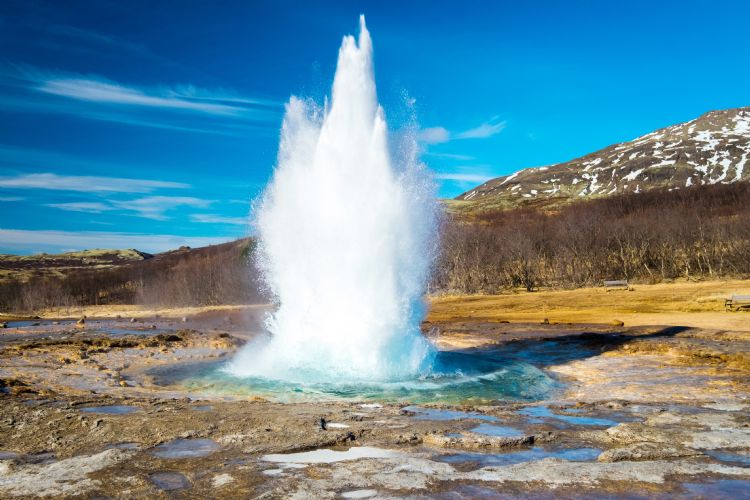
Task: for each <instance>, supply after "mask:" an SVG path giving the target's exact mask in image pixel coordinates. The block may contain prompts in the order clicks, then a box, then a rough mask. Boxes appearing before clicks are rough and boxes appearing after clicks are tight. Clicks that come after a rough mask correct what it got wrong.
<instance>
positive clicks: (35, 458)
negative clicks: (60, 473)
mask: <svg viewBox="0 0 750 500" xmlns="http://www.w3.org/2000/svg"><path fill="white" fill-rule="evenodd" d="M23 461H24V462H26V463H28V464H37V465H47V464H51V463H55V462H57V457H56V456H55V454H54V453H51V452H45V453H33V454H31V455H26V456H25V457H24V460H23Z"/></svg>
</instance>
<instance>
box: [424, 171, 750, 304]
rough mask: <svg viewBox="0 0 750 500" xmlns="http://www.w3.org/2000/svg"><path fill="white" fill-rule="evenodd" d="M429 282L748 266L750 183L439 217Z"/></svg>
mask: <svg viewBox="0 0 750 500" xmlns="http://www.w3.org/2000/svg"><path fill="white" fill-rule="evenodd" d="M442 238H443V242H442V255H441V257H440V259H439V262H438V264H437V266H436V269H435V274H434V278H433V282H432V286H431V289H432V290H437V291H446V292H460V293H482V292H484V293H494V292H497V291H499V290H502V289H506V288H514V287H524V288H526V289H527V290H533V289H535V288H536V287H539V286H551V287H579V286H585V285H596V284H600V283H601V282H602V280H606V279H628V280H637V281H647V282H658V281H662V280H671V279H675V278H688V279H690V278H717V277H748V276H750V183H745V182H741V183H735V184H728V185H713V186H696V187H691V188H687V189H679V190H673V191H647V192H644V193H639V194H624V195H620V196H613V197H608V198H600V199H594V200H589V201H584V202H579V203H573V204H570V205H567V206H565V207H563V208H560V209H558V210H556V211H554V212H552V211H548V212H544V211H538V210H533V209H518V210H512V211H504V212H497V213H492V214H485V215H482V216H480V217H477V218H476V219H474V220H472V221H471V222H467V221H447V222H446V224H445V227H444V229H443V232H442Z"/></svg>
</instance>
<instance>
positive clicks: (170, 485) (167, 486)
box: [149, 472, 190, 491]
mask: <svg viewBox="0 0 750 500" xmlns="http://www.w3.org/2000/svg"><path fill="white" fill-rule="evenodd" d="M149 479H151V482H152V483H154V485H156V487H157V488H159V489H160V490H162V491H173V490H184V489H186V488H190V480H188V478H186V477H185V476H183V475H182V474H180V473H179V472H155V473H153V474H151V475H149Z"/></svg>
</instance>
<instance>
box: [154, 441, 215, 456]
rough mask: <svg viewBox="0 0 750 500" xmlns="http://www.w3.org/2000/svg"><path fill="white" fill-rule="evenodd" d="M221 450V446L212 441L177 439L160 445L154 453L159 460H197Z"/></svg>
mask: <svg viewBox="0 0 750 500" xmlns="http://www.w3.org/2000/svg"><path fill="white" fill-rule="evenodd" d="M218 449H219V444H218V443H217V442H216V441H213V440H212V439H175V440H174V441H170V442H168V443H164V444H160V445H159V446H157V447H156V448H154V450H153V451H152V453H153V455H154V456H155V457H158V458H196V457H205V456H208V455H210V454H211V453H214V452H215V451H217V450H218Z"/></svg>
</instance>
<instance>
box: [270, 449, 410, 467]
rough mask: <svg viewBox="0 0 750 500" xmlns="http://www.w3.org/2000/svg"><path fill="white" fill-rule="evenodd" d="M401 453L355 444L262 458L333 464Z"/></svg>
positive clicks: (277, 460)
mask: <svg viewBox="0 0 750 500" xmlns="http://www.w3.org/2000/svg"><path fill="white" fill-rule="evenodd" d="M400 455H401V453H399V452H397V451H393V450H384V449H382V448H373V447H371V446H353V447H351V448H349V449H348V450H346V451H338V450H329V449H327V448H323V449H319V450H313V451H305V452H302V453H286V454H276V455H263V457H262V458H261V459H262V460H264V461H266V462H278V463H289V464H331V463H335V462H343V461H345V460H359V459H362V458H393V457H398V456H400Z"/></svg>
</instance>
